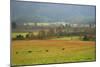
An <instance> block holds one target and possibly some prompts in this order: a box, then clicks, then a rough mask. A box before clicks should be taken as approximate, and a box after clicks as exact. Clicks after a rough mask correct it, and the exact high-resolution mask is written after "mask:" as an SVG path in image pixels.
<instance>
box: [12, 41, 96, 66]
mask: <svg viewBox="0 0 100 67" xmlns="http://www.w3.org/2000/svg"><path fill="white" fill-rule="evenodd" d="M95 47H96V46H95V42H94V41H66V40H14V41H12V46H11V48H12V50H11V51H12V52H11V64H12V65H30V64H49V63H50V64H51V63H65V62H66V63H67V62H81V61H95V60H96V59H95Z"/></svg>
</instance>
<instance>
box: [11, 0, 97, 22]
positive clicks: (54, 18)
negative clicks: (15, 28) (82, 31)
mask: <svg viewBox="0 0 100 67" xmlns="http://www.w3.org/2000/svg"><path fill="white" fill-rule="evenodd" d="M11 20H12V21H16V22H22V23H23V22H59V21H62V22H69V23H95V6H86V5H85V6H82V5H69V4H54V3H39V2H19V1H17V2H15V1H13V0H11Z"/></svg>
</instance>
